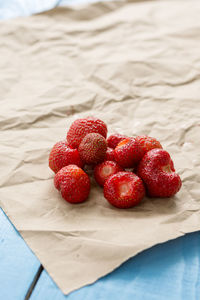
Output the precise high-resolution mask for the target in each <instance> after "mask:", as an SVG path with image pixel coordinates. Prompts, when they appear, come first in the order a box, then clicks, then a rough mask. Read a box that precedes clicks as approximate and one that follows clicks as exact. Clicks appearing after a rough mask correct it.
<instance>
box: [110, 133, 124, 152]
mask: <svg viewBox="0 0 200 300" xmlns="http://www.w3.org/2000/svg"><path fill="white" fill-rule="evenodd" d="M127 138H128V137H127V136H126V135H123V134H120V133H115V134H111V135H110V136H109V137H108V138H107V143H108V147H110V148H113V149H114V148H115V147H117V145H118V144H119V143H120V142H121V141H122V140H124V139H127Z"/></svg>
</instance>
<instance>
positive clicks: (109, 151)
mask: <svg viewBox="0 0 200 300" xmlns="http://www.w3.org/2000/svg"><path fill="white" fill-rule="evenodd" d="M104 160H105V161H106V160H112V161H115V151H114V149H112V148H109V147H108V148H107V150H106V155H105V158H104Z"/></svg>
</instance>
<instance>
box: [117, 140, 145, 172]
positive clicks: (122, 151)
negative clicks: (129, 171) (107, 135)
mask: <svg viewBox="0 0 200 300" xmlns="http://www.w3.org/2000/svg"><path fill="white" fill-rule="evenodd" d="M143 154H144V152H143V150H142V148H141V147H140V146H139V144H138V142H137V141H136V140H135V138H128V139H125V140H122V141H121V142H120V143H119V144H118V145H117V147H116V148H115V160H116V162H117V163H118V164H119V165H120V166H122V167H123V168H132V167H134V166H135V165H136V164H137V163H138V162H139V161H140V159H141V158H142V156H143Z"/></svg>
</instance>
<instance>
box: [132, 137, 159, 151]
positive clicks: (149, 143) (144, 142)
mask: <svg viewBox="0 0 200 300" xmlns="http://www.w3.org/2000/svg"><path fill="white" fill-rule="evenodd" d="M135 140H136V141H137V142H138V144H139V145H140V147H141V148H142V149H143V152H144V154H145V153H146V152H148V151H149V150H152V149H155V148H162V146H161V144H160V142H159V141H158V140H156V139H155V138H153V137H150V136H146V135H142V136H137V137H136V138H135Z"/></svg>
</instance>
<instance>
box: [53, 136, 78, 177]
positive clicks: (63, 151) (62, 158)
mask: <svg viewBox="0 0 200 300" xmlns="http://www.w3.org/2000/svg"><path fill="white" fill-rule="evenodd" d="M71 164H74V165H77V166H78V167H83V162H82V161H81V159H80V155H79V153H78V150H77V149H71V148H70V147H69V146H68V145H67V141H66V140H64V141H60V142H58V143H56V144H55V145H54V146H53V148H52V150H51V152H50V155H49V167H50V168H51V169H52V171H53V172H55V173H57V172H58V171H59V170H60V169H62V168H63V167H65V166H67V165H71Z"/></svg>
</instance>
